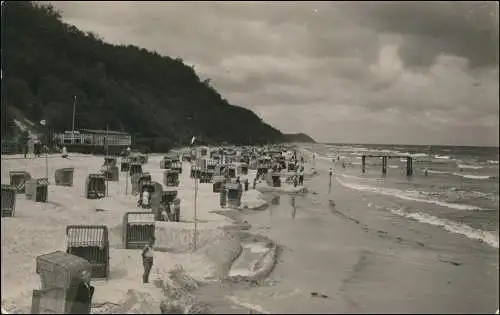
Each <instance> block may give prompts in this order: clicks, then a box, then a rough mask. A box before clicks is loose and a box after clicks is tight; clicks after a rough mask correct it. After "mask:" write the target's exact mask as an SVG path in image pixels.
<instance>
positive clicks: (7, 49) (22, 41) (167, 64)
mask: <svg viewBox="0 0 500 315" xmlns="http://www.w3.org/2000/svg"><path fill="white" fill-rule="evenodd" d="M2 50H3V51H2V59H4V60H2V64H3V65H5V67H4V71H3V79H2V95H3V96H4V97H2V107H3V109H4V110H3V111H2V116H3V117H2V118H3V119H5V120H3V126H4V127H3V128H2V137H4V136H7V137H8V136H9V135H10V134H11V130H10V129H11V128H9V126H13V124H12V119H13V118H12V117H9V115H8V113H7V112H6V111H5V108H6V106H11V107H14V108H17V109H18V110H19V111H21V112H22V113H23V114H24V115H25V116H26V117H27V118H28V119H30V120H31V121H35V122H38V121H40V120H41V119H45V120H46V121H47V122H48V124H49V126H50V128H51V129H53V130H56V131H64V130H70V129H71V120H72V112H73V99H74V95H76V96H77V102H76V113H77V115H76V122H75V124H76V127H77V128H88V129H105V128H106V125H109V128H110V129H114V130H125V131H127V132H129V133H132V134H133V135H135V136H137V137H138V138H141V139H145V140H144V141H145V142H147V145H148V146H149V147H150V148H151V150H156V151H161V150H165V149H168V148H169V147H171V146H173V145H178V144H185V143H187V142H189V140H190V139H191V137H192V136H193V135H196V136H198V137H199V138H201V139H203V140H204V141H205V142H207V143H219V142H223V141H225V142H228V143H234V144H249V143H267V142H281V141H283V140H284V138H283V135H282V133H281V132H280V131H278V130H276V129H275V128H273V127H271V126H269V125H268V124H266V123H265V122H263V121H262V120H261V119H260V118H259V117H258V116H257V115H256V114H255V113H253V112H252V111H250V110H248V109H244V108H242V107H238V106H233V105H231V104H229V103H228V102H227V101H226V100H225V99H223V98H222V96H221V95H220V94H219V93H218V92H217V91H216V90H215V89H214V88H213V87H211V86H210V83H209V82H210V80H204V81H201V80H200V78H199V77H198V76H197V74H196V72H195V71H194V70H193V68H192V67H190V66H186V65H185V64H184V63H183V61H182V59H180V58H177V59H172V58H170V57H164V56H160V55H159V54H157V53H155V52H149V51H147V50H145V49H141V48H138V47H135V46H115V45H110V44H107V43H105V42H103V41H102V40H100V39H99V38H98V37H97V36H96V35H94V34H92V33H84V32H82V31H80V30H78V29H77V28H76V27H74V26H71V25H68V24H65V23H63V22H62V21H61V16H60V14H59V13H58V12H56V11H55V10H54V9H53V8H52V7H50V6H42V5H39V4H34V3H32V2H24V1H23V2H18V1H15V2H14V1H10V2H6V3H5V4H4V7H3V9H2Z"/></svg>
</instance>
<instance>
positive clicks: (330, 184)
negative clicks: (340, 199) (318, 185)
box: [328, 167, 333, 192]
mask: <svg viewBox="0 0 500 315" xmlns="http://www.w3.org/2000/svg"><path fill="white" fill-rule="evenodd" d="M328 173H329V174H330V182H329V183H328V192H330V191H331V189H332V175H333V170H332V168H331V167H330V170H329V171H328Z"/></svg>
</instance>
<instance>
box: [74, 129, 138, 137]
mask: <svg viewBox="0 0 500 315" xmlns="http://www.w3.org/2000/svg"><path fill="white" fill-rule="evenodd" d="M80 131H81V132H85V133H93V134H104V135H105V134H106V133H107V134H108V135H124V136H128V135H129V134H128V133H126V132H122V131H114V130H107V131H106V130H95V129H80Z"/></svg>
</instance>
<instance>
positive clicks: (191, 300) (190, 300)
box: [157, 265, 211, 314]
mask: <svg viewBox="0 0 500 315" xmlns="http://www.w3.org/2000/svg"><path fill="white" fill-rule="evenodd" d="M157 285H158V286H160V287H161V288H162V290H163V293H164V294H165V297H166V299H165V300H164V301H162V302H161V304H160V309H161V312H162V314H179V313H180V314H209V313H211V312H210V308H209V306H208V305H207V304H205V303H202V302H200V301H199V300H198V299H197V298H196V297H195V296H194V295H192V294H191V292H193V291H194V290H196V289H198V288H199V287H200V283H199V282H198V281H196V280H195V279H194V278H193V277H191V276H190V275H189V274H188V273H187V272H186V271H185V270H184V268H183V267H182V266H180V265H177V266H176V267H175V268H173V269H172V270H170V271H169V272H168V274H167V277H166V278H165V279H164V280H159V281H158V282H157Z"/></svg>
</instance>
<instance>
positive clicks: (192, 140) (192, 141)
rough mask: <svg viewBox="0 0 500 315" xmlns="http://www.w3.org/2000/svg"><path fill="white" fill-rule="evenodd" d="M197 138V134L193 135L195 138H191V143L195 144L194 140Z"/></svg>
mask: <svg viewBox="0 0 500 315" xmlns="http://www.w3.org/2000/svg"><path fill="white" fill-rule="evenodd" d="M195 140H196V137H195V136H193V138H191V145H193V144H194V141H195Z"/></svg>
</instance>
